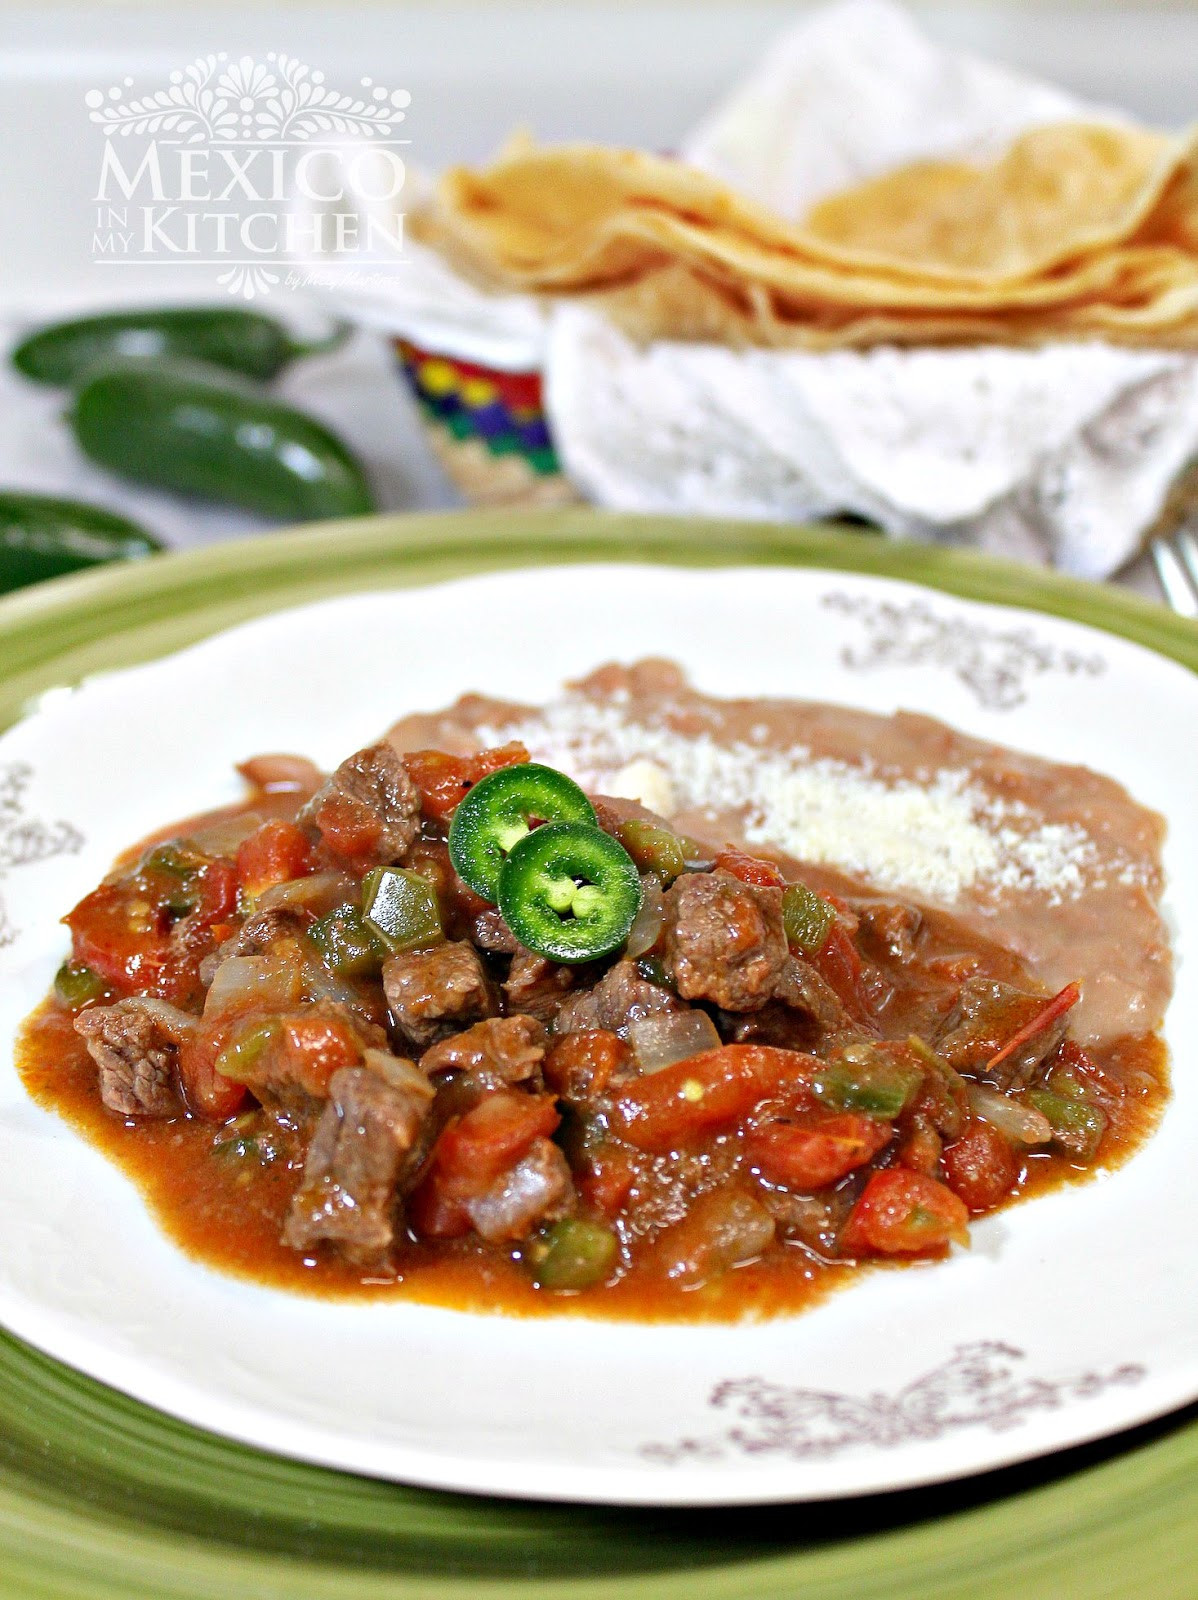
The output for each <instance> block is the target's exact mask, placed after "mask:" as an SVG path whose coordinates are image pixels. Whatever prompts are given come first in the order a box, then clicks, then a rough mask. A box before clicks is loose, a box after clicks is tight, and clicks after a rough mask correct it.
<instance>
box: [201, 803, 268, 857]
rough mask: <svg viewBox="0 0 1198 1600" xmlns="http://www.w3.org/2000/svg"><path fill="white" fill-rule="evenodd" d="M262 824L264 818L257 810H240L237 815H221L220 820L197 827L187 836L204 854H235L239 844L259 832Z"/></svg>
mask: <svg viewBox="0 0 1198 1600" xmlns="http://www.w3.org/2000/svg"><path fill="white" fill-rule="evenodd" d="M261 826H262V818H261V817H260V816H259V815H258V813H257V812H256V811H239V812H238V813H237V814H236V816H232V817H221V818H220V819H219V821H216V822H210V823H207V824H206V825H205V826H204V827H202V828H197V829H196V831H195V832H194V833H189V834H188V836H187V838H188V842H189V843H190V844H193V845H195V847H196V849H197V850H199V851H200V852H201V853H202V854H203V855H206V856H235V855H236V854H237V846H238V845H239V844H242V843H244V841H245V840H246V839H248V838H249V836H250V834H251V833H257V831H258V829H259V828H260V827H261Z"/></svg>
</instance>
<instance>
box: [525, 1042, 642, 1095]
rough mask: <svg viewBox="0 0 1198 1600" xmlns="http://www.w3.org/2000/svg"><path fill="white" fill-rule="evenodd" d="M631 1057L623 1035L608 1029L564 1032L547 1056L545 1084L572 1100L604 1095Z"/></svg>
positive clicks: (551, 1046) (556, 1092)
mask: <svg viewBox="0 0 1198 1600" xmlns="http://www.w3.org/2000/svg"><path fill="white" fill-rule="evenodd" d="M630 1054H631V1052H630V1051H629V1048H628V1046H627V1045H626V1044H625V1043H624V1041H623V1039H621V1038H620V1036H619V1034H618V1033H609V1032H608V1031H607V1029H606V1028H583V1029H580V1030H579V1032H578V1033H563V1034H562V1035H560V1037H559V1038H556V1039H554V1040H553V1042H552V1044H551V1045H550V1047H549V1054H548V1055H547V1056H546V1057H545V1063H544V1072H545V1082H546V1083H547V1084H548V1085H549V1087H550V1088H551V1089H552V1090H553V1091H554V1093H555V1094H560V1095H565V1096H566V1098H567V1099H568V1100H582V1099H586V1098H588V1097H589V1096H591V1095H597V1094H602V1093H603V1091H604V1089H606V1088H607V1086H608V1084H609V1083H610V1082H611V1080H612V1078H613V1077H614V1076H615V1075H616V1073H617V1072H618V1071H619V1069H620V1068H621V1067H622V1066H624V1065H625V1063H626V1062H627V1061H628V1060H629V1057H630Z"/></svg>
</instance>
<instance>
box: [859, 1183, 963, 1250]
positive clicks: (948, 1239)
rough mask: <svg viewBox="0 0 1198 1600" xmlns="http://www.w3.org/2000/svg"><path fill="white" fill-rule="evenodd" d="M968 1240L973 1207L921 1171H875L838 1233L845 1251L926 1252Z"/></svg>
mask: <svg viewBox="0 0 1198 1600" xmlns="http://www.w3.org/2000/svg"><path fill="white" fill-rule="evenodd" d="M950 1243H956V1244H968V1243H969V1212H968V1211H967V1210H966V1207H965V1203H964V1201H962V1200H959V1199H958V1198H957V1196H956V1195H955V1194H954V1193H953V1192H952V1190H951V1189H947V1188H945V1186H944V1184H942V1183H937V1181H936V1179H935V1178H929V1177H927V1176H926V1175H925V1174H924V1173H922V1172H909V1171H908V1170H907V1168H906V1167H889V1168H887V1169H886V1170H885V1171H884V1172H875V1173H874V1175H873V1177H872V1178H870V1180H869V1182H868V1183H867V1184H866V1186H865V1189H864V1192H863V1193H862V1195H861V1198H860V1199H859V1200H858V1201H857V1204H856V1205H855V1206H854V1207H853V1209H852V1211H851V1212H850V1213H849V1220H848V1221H847V1222H846V1223H845V1225H844V1230H843V1232H842V1233H841V1235H840V1248H841V1251H842V1253H843V1254H845V1255H884V1256H894V1255H899V1256H906V1255H922V1254H924V1253H925V1252H927V1251H932V1250H943V1249H944V1248H945V1247H946V1246H947V1245H949V1244H950Z"/></svg>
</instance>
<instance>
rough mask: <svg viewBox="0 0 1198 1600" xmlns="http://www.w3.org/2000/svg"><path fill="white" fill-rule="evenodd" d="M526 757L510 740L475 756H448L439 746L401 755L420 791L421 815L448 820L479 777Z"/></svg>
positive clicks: (514, 764)
mask: <svg viewBox="0 0 1198 1600" xmlns="http://www.w3.org/2000/svg"><path fill="white" fill-rule="evenodd" d="M527 760H528V751H527V750H526V749H525V748H524V746H523V745H522V744H516V743H514V742H513V743H512V744H505V745H500V746H499V747H498V748H497V749H494V750H483V751H482V752H481V753H480V754H479V755H475V756H451V755H446V753H445V751H443V750H413V751H412V752H411V754H410V755H406V756H404V758H403V762H404V766H405V767H406V768H407V769H408V777H409V778H411V780H412V782H413V783H414V784H415V785H416V787H417V789H419V791H420V804H421V807H422V809H423V811H424V814H425V816H426V817H432V818H434V819H435V820H437V821H438V822H448V821H449V820H450V818H451V817H452V816H453V814H454V812H455V811H456V810H457V808H458V804H459V802H460V801H461V800H463V799H464V798H465V796H466V794H467V793H468V792H469V790H471V789H472V788H473V787H474V785H475V784H476V783H478V781H479V780H480V779H481V778H485V777H486V776H487V775H488V774H489V773H492V772H498V771H499V770H500V768H502V767H514V766H518V765H519V764H520V763H521V762H523V761H527Z"/></svg>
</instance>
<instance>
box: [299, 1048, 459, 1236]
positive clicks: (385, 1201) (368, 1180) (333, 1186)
mask: <svg viewBox="0 0 1198 1600" xmlns="http://www.w3.org/2000/svg"><path fill="white" fill-rule="evenodd" d="M366 1063H367V1064H366V1065H365V1066H361V1067H342V1068H341V1070H340V1071H339V1072H336V1073H334V1074H333V1078H332V1080H331V1082H330V1084H329V1101H328V1104H327V1105H326V1106H325V1109H324V1112H323V1114H322V1115H321V1118H320V1121H319V1122H318V1123H317V1126H316V1132H315V1133H314V1134H313V1136H312V1142H311V1144H310V1145H309V1147H308V1155H307V1159H306V1160H305V1162H304V1175H303V1180H302V1182H301V1184H300V1187H299V1190H298V1192H297V1193H296V1195H295V1198H294V1199H293V1200H292V1202H291V1207H290V1210H289V1211H288V1213H287V1219H286V1221H285V1222H284V1224H283V1243H284V1244H285V1245H287V1246H289V1247H290V1248H291V1249H292V1250H311V1249H314V1248H315V1247H316V1246H317V1245H320V1244H330V1245H334V1246H336V1247H337V1248H338V1249H340V1250H341V1251H342V1252H343V1253H344V1254H345V1255H347V1256H349V1257H350V1258H351V1259H354V1260H358V1261H366V1260H370V1259H372V1258H373V1259H377V1258H378V1257H379V1256H381V1255H382V1254H383V1253H384V1252H385V1251H386V1250H387V1249H388V1248H389V1246H390V1245H391V1242H392V1240H393V1239H394V1237H395V1210H396V1199H397V1190H398V1185H399V1180H400V1177H401V1174H402V1173H403V1171H404V1169H405V1167H407V1166H409V1165H414V1157H416V1156H417V1155H418V1154H419V1151H420V1146H421V1143H422V1139H423V1135H424V1132H425V1129H426V1126H427V1123H428V1112H429V1107H430V1106H431V1104H432V1101H433V1088H432V1085H431V1084H430V1083H429V1081H428V1079H427V1078H426V1077H425V1076H424V1074H423V1073H422V1072H421V1071H420V1070H419V1069H418V1068H417V1067H415V1066H413V1064H412V1063H411V1062H410V1061H401V1060H399V1059H397V1058H396V1057H394V1056H388V1055H385V1054H384V1053H383V1052H382V1051H370V1052H368V1054H367V1057H366Z"/></svg>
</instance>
